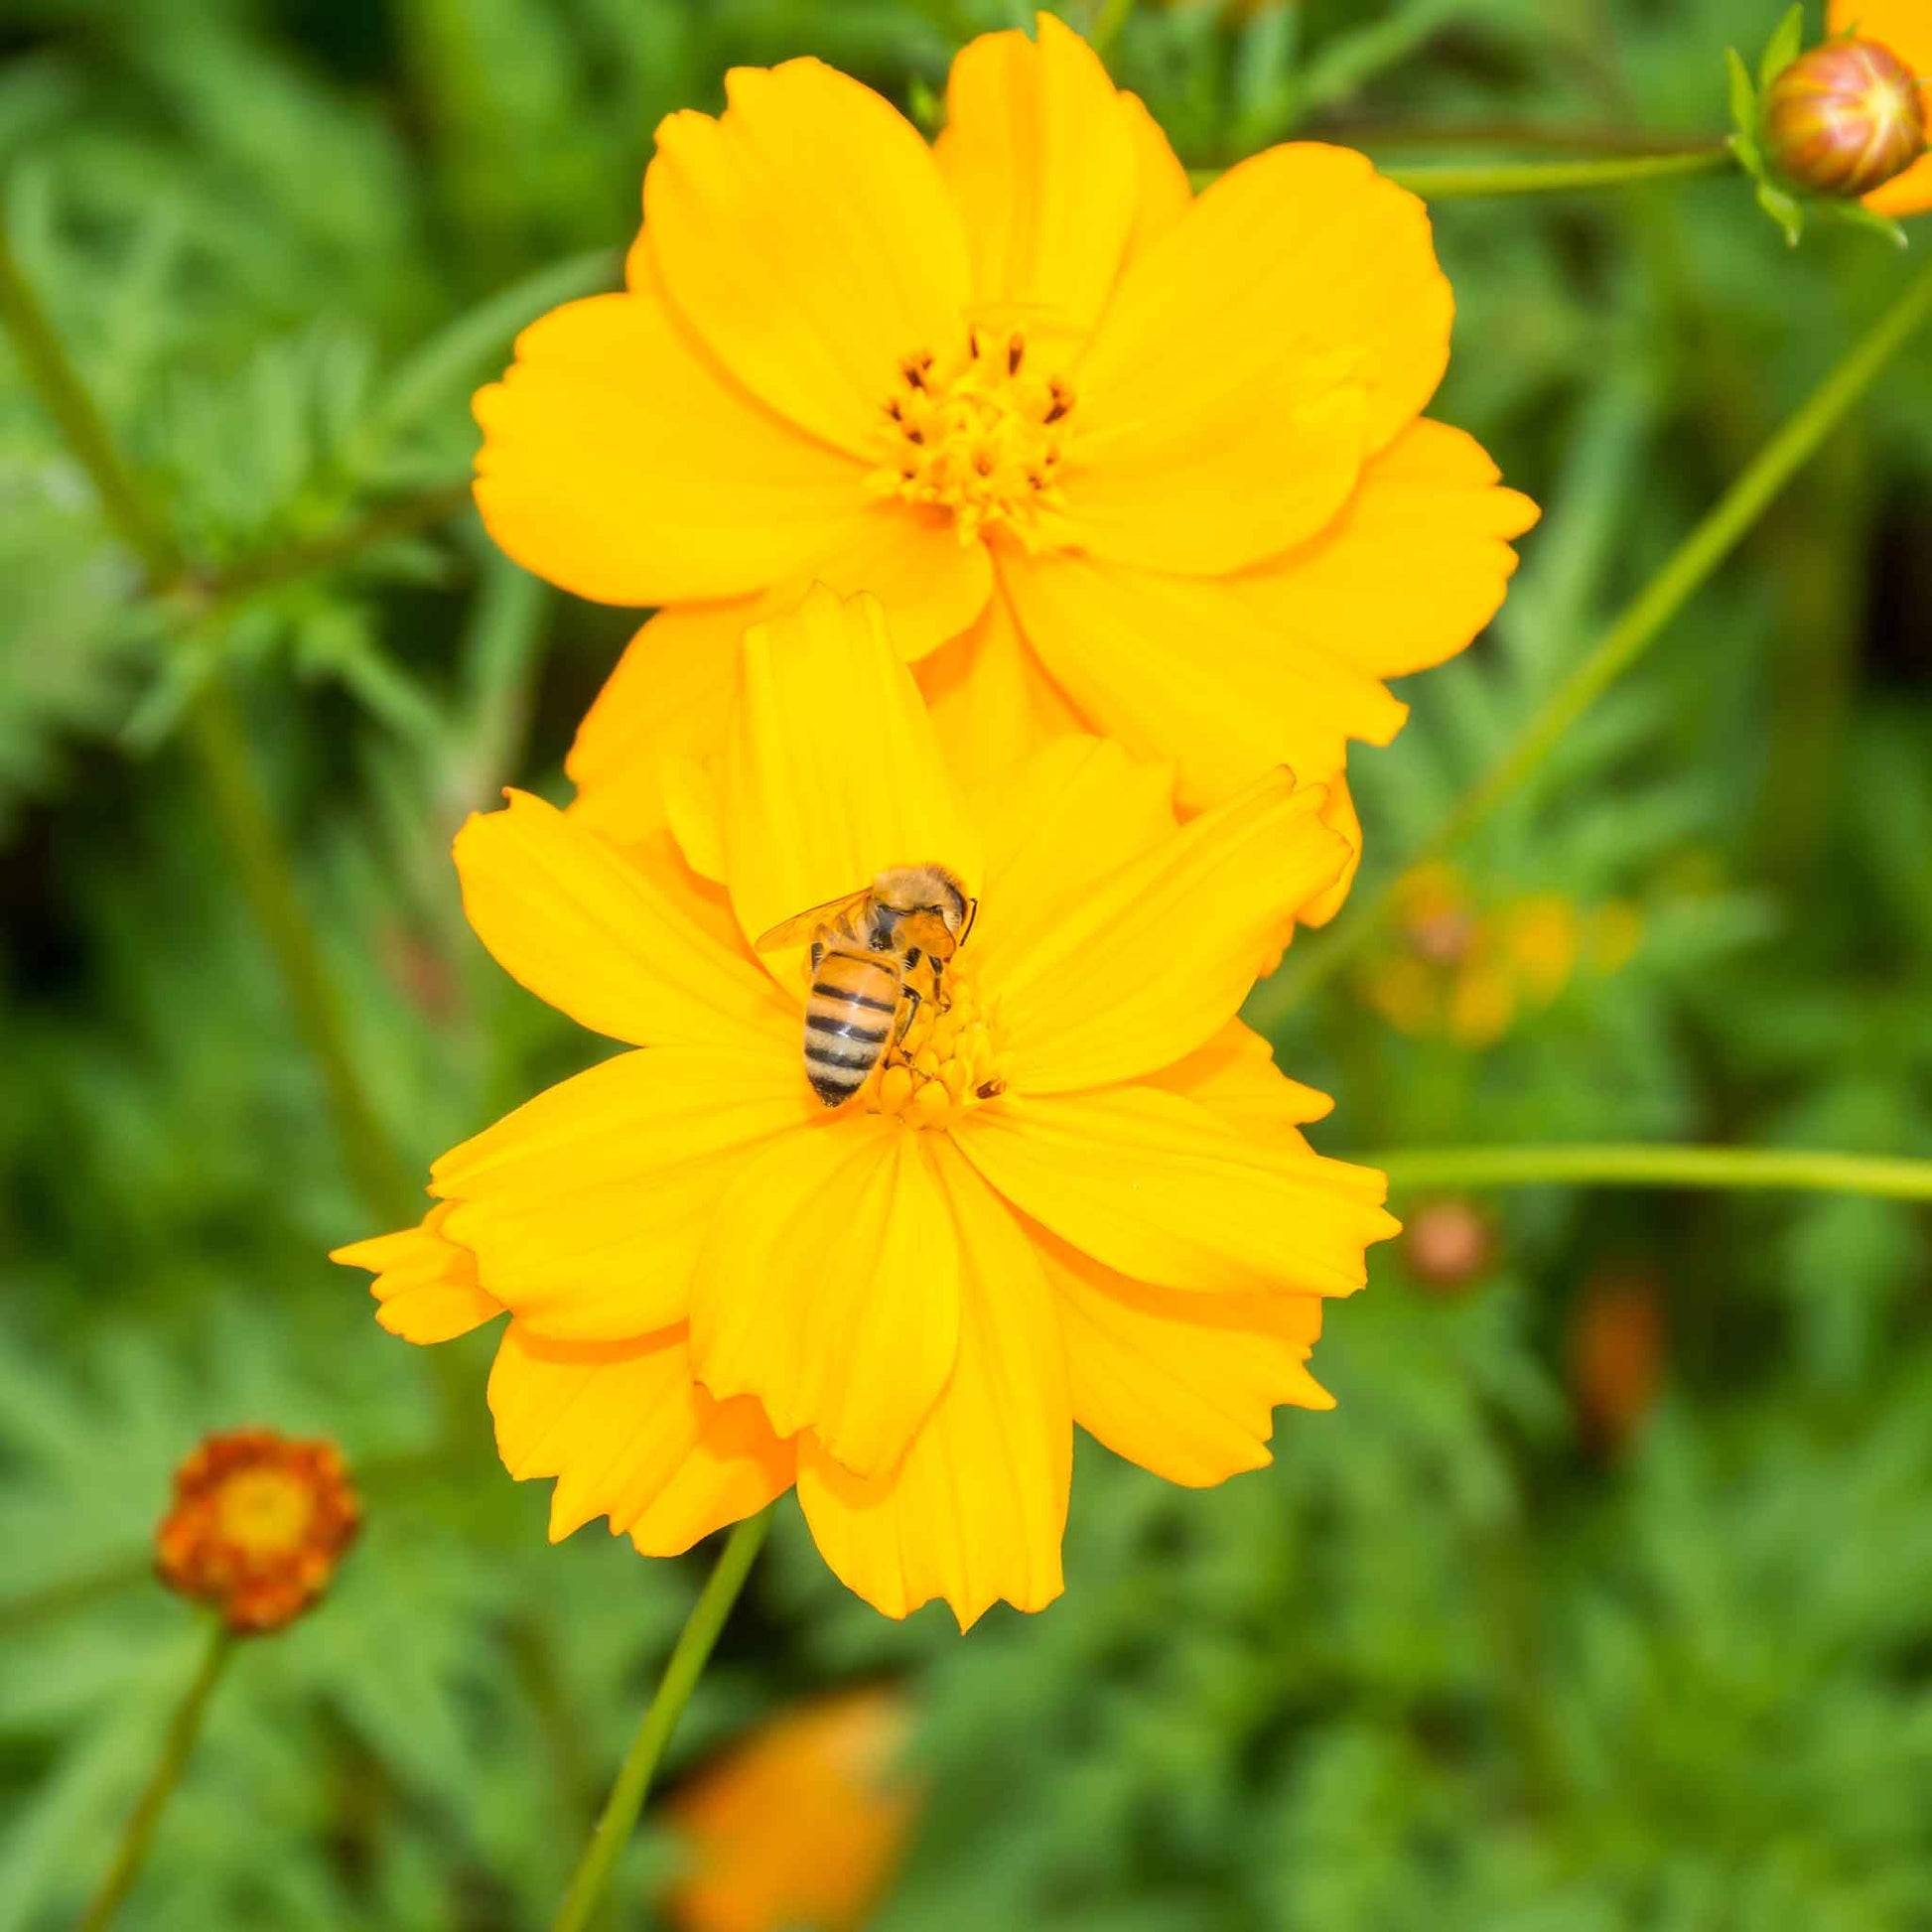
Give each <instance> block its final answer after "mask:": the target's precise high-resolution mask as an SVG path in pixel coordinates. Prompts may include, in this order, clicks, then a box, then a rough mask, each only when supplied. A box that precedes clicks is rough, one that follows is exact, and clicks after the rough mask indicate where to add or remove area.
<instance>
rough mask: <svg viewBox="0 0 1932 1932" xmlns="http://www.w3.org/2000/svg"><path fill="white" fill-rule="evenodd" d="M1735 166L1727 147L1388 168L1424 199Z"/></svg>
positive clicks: (1603, 183)
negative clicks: (1676, 151) (1578, 158)
mask: <svg viewBox="0 0 1932 1932" xmlns="http://www.w3.org/2000/svg"><path fill="white" fill-rule="evenodd" d="M1736 166H1737V157H1736V156H1735V155H1733V154H1732V153H1731V151H1730V150H1729V149H1728V148H1725V147H1714V148H1704V149H1701V150H1698V151H1696V152H1693V153H1690V154H1684V153H1673V154H1628V155H1612V156H1605V157H1602V158H1597V159H1591V160H1588V161H1495V162H1477V163H1475V164H1473V165H1470V166H1462V165H1459V164H1449V163H1445V164H1444V165H1442V166H1440V167H1439V166H1435V165H1429V166H1423V167H1416V168H1386V169H1384V170H1383V173H1384V174H1386V175H1387V176H1388V178H1389V179H1390V180H1391V181H1393V182H1399V183H1400V184H1401V185H1402V186H1403V187H1404V188H1408V189H1412V190H1414V192H1415V193H1416V194H1418V195H1420V196H1421V197H1422V198H1423V200H1424V201H1426V202H1471V201H1487V200H1490V199H1492V198H1494V197H1496V196H1499V195H1565V194H1572V193H1575V192H1577V191H1578V190H1586V191H1587V190H1591V189H1598V188H1641V187H1643V186H1645V185H1646V184H1647V183H1650V182H1657V181H1681V180H1687V179H1689V178H1691V177H1693V176H1697V175H1726V174H1729V173H1730V172H1731V171H1732V170H1733V169H1734V168H1735V167H1736Z"/></svg>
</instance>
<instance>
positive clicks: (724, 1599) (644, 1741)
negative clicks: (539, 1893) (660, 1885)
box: [550, 1503, 772, 1932]
mask: <svg viewBox="0 0 1932 1932" xmlns="http://www.w3.org/2000/svg"><path fill="white" fill-rule="evenodd" d="M771 1509H772V1505H771V1504H769V1503H767V1504H766V1505H765V1506H764V1508H762V1509H761V1510H759V1513H758V1514H757V1515H756V1516H748V1517H747V1518H746V1519H745V1520H744V1522H742V1523H740V1524H739V1525H738V1526H737V1527H736V1528H735V1529H734V1530H733V1531H732V1533H731V1535H730V1536H729V1537H727V1538H726V1539H725V1547H724V1548H723V1549H722V1550H721V1551H720V1552H719V1553H718V1561H717V1563H716V1564H715V1565H714V1566H713V1568H712V1572H711V1575H710V1577H708V1578H707V1579H706V1581H705V1587H704V1588H703V1589H702V1590H701V1591H700V1592H699V1594H698V1600H697V1601H696V1602H695V1603H694V1604H693V1605H692V1606H691V1614H690V1615H689V1616H688V1617H686V1618H685V1620H684V1628H683V1629H682V1630H681V1631H680V1632H679V1633H678V1639H677V1643H676V1645H675V1646H674V1647H673V1649H672V1651H671V1657H670V1662H669V1663H667V1664H666V1665H665V1666H664V1675H663V1676H662V1677H661V1678H660V1679H659V1680H658V1684H657V1691H656V1694H655V1695H654V1696H653V1697H652V1698H651V1701H650V1703H649V1705H648V1706H647V1707H646V1709H645V1711H644V1715H643V1718H642V1720H641V1721H640V1722H639V1724H638V1725H637V1733H636V1735H635V1736H634V1737H632V1738H631V1740H630V1748H629V1750H627V1751H626V1752H625V1753H624V1758H623V1764H622V1767H621V1769H620V1770H619V1772H618V1780H617V1782H616V1783H615V1784H614V1785H613V1786H612V1787H611V1795H610V1797H609V1799H607V1800H606V1802H605V1806H604V1811H603V1815H602V1816H601V1817H600V1818H599V1819H598V1821H597V1827H596V1829H595V1830H594V1831H593V1832H592V1833H591V1842H590V1843H589V1844H588V1845H587V1846H586V1847H585V1848H584V1856H583V1857H582V1858H581V1859H580V1860H578V1862H577V1869H576V1870H575V1871H574V1872H573V1873H572V1874H571V1879H570V1886H569V1889H568V1890H566V1891H565V1893H564V1899H563V1903H562V1904H561V1905H560V1906H558V1908H557V1916H556V1917H555V1918H554V1919H553V1920H552V1921H551V1925H550V1932H585V1927H586V1926H588V1925H589V1924H590V1922H591V1915H592V1914H593V1913H594V1912H595V1911H596V1910H597V1907H598V1904H599V1901H600V1900H601V1899H602V1898H603V1896H604V1893H605V1891H606V1889H607V1888H608V1887H609V1885H610V1882H611V1873H612V1871H613V1870H614V1869H615V1868H616V1866H617V1863H618V1859H619V1856H620V1855H621V1853H622V1851H623V1848H624V1847H625V1845H627V1844H628V1843H629V1841H630V1834H631V1832H632V1831H633V1830H634V1829H635V1828H636V1824H637V1818H638V1814H639V1813H640V1812H642V1810H643V1808H644V1800H645V1798H646V1797H648V1796H649V1795H650V1781H651V1778H652V1777H653V1776H654V1775H655V1773H656V1770H657V1766H658V1763H659V1761H660V1760H661V1759H662V1758H663V1755H664V1750H665V1747H666V1745H668V1744H669V1743H670V1741H671V1733H672V1731H674V1730H675V1729H676V1728H677V1721H678V1719H679V1718H681V1717H682V1716H683V1715H684V1707H685V1706H686V1705H687V1704H689V1703H690V1702H691V1693H692V1692H693V1691H695V1690H696V1689H697V1688H698V1679H699V1678H700V1677H702V1676H703V1675H704V1667H705V1665H706V1663H707V1662H708V1661H709V1660H710V1657H711V1653H712V1650H713V1649H714V1647H715V1646H716V1645H717V1642H718V1637H719V1633H720V1632H721V1631H722V1630H723V1629H724V1627H725V1620H726V1619H727V1618H728V1617H729V1616H730V1615H731V1612H732V1605H733V1604H734V1603H736V1602H737V1601H738V1594H739V1591H740V1590H742V1589H743V1588H744V1587H745V1579H746V1578H747V1577H748V1576H750V1575H751V1571H752V1564H753V1561H754V1559H755V1558H756V1557H757V1556H758V1553H759V1548H760V1547H761V1546H762V1544H763V1542H764V1537H765V1532H766V1531H767V1530H768V1529H769V1528H770V1527H771Z"/></svg>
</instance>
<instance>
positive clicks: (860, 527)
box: [758, 502, 993, 659]
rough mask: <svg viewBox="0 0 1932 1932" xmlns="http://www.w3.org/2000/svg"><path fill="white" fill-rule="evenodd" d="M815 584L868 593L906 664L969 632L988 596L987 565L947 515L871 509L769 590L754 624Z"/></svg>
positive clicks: (902, 507) (981, 550)
mask: <svg viewBox="0 0 1932 1932" xmlns="http://www.w3.org/2000/svg"><path fill="white" fill-rule="evenodd" d="M814 583H819V584H823V585H825V587H826V588H827V589H828V590H833V591H836V592H837V593H838V594H839V595H840V596H841V597H856V596H857V595H858V594H859V593H860V592H861V591H870V592H871V593H872V595H873V596H874V597H876V598H878V600H879V601H880V603H881V604H883V605H884V606H885V607H886V609H887V611H888V613H889V614H890V615H891V617H892V621H893V642H894V643H895V644H896V645H897V648H898V654H899V655H900V656H901V657H904V658H908V659H909V658H918V657H923V656H925V655H926V653H927V652H928V651H933V650H937V649H938V647H939V646H940V645H941V644H943V643H945V642H946V641H947V640H948V639H949V638H953V637H957V636H959V635H960V634H961V633H962V632H964V631H967V630H970V629H971V628H972V627H973V625H974V624H975V623H976V622H977V621H979V616H980V613H981V612H982V611H984V610H985V609H986V602H987V599H988V598H989V597H991V596H992V594H993V565H992V563H991V561H990V560H989V558H988V557H987V554H986V546H985V545H984V544H983V543H979V542H972V543H962V542H961V541H960V537H959V530H958V527H957V526H956V524H955V523H954V521H953V518H952V516H951V514H950V512H948V511H944V510H936V509H931V508H928V507H926V506H924V505H919V504H913V503H900V502H888V503H875V504H873V505H871V506H870V507H869V508H867V509H864V510H861V511H860V512H859V513H858V514H857V515H856V516H854V517H853V518H852V520H851V521H850V522H849V523H847V524H846V525H845V527H844V528H843V529H842V530H841V531H840V533H839V535H838V537H837V538H836V539H835V540H834V541H833V542H832V543H830V544H829V545H828V546H827V547H826V548H825V549H824V550H822V551H820V552H819V553H818V554H817V555H816V556H814V557H813V558H812V560H811V563H810V565H809V566H808V567H807V568H806V569H805V570H803V571H801V572H799V573H797V574H796V575H794V576H793V577H790V578H788V579H786V580H785V581H783V582H782V583H780V584H778V585H776V586H774V587H773V588H772V589H771V590H770V591H768V592H767V593H766V594H765V596H764V598H763V599H762V601H761V602H760V604H759V610H758V616H759V618H760V619H764V618H774V617H782V616H783V615H784V614H785V613H786V612H788V611H791V610H794V609H795V608H796V607H797V606H798V605H799V604H800V603H801V602H802V601H803V599H804V596H805V593H806V592H807V591H808V590H810V589H811V587H812V585H813V584H814Z"/></svg>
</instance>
